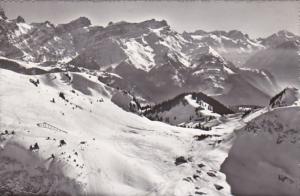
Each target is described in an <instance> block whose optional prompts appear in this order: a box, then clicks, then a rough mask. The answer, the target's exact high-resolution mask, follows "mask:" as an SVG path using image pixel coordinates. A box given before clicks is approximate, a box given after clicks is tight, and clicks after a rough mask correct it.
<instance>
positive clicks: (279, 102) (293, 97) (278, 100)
mask: <svg viewBox="0 0 300 196" xmlns="http://www.w3.org/2000/svg"><path fill="white" fill-rule="evenodd" d="M293 105H298V106H300V92H299V90H298V89H297V88H289V87H287V88H285V89H283V90H282V91H281V92H280V93H278V94H277V95H275V96H274V97H273V98H272V99H271V100H270V107H272V108H276V107H284V106H293Z"/></svg>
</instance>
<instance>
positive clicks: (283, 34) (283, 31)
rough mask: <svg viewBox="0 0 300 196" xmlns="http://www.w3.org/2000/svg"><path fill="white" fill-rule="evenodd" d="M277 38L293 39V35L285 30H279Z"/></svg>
mask: <svg viewBox="0 0 300 196" xmlns="http://www.w3.org/2000/svg"><path fill="white" fill-rule="evenodd" d="M276 35H277V36H279V37H294V36H295V34H293V33H291V32H289V31H287V30H280V31H278V32H277V33H276Z"/></svg>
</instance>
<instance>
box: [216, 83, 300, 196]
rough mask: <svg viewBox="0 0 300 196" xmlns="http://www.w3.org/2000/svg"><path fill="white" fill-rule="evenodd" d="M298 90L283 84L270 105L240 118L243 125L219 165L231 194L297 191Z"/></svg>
mask: <svg viewBox="0 0 300 196" xmlns="http://www.w3.org/2000/svg"><path fill="white" fill-rule="evenodd" d="M299 100H300V96H299V92H298V90H297V89H295V88H285V89H284V90H283V91H282V92H280V93H279V94H277V95H276V96H274V97H273V98H272V99H271V100H270V105H269V106H268V107H265V108H263V109H259V110H256V111H253V112H251V113H249V114H248V115H246V116H245V117H244V118H243V121H244V122H245V123H246V126H244V127H242V128H241V129H239V130H237V131H236V139H235V141H234V143H233V146H232V148H231V150H230V151H229V155H228V158H227V159H226V160H225V162H224V163H223V165H222V171H223V172H224V173H225V174H226V177H227V181H228V183H229V184H230V185H231V187H232V192H233V194H235V195H272V196H279V195H289V196H297V195H299V194H300V174H299V161H300V156H299V148H300V143H299V141H300V123H299V119H300V107H299Z"/></svg>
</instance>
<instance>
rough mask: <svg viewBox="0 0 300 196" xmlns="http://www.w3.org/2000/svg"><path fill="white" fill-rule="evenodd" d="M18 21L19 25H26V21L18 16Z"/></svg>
mask: <svg viewBox="0 0 300 196" xmlns="http://www.w3.org/2000/svg"><path fill="white" fill-rule="evenodd" d="M16 21H17V23H25V19H24V18H23V17H22V16H18V17H17V19H16Z"/></svg>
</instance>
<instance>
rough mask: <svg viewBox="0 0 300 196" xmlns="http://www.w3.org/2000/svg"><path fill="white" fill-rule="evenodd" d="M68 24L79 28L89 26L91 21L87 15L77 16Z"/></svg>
mask: <svg viewBox="0 0 300 196" xmlns="http://www.w3.org/2000/svg"><path fill="white" fill-rule="evenodd" d="M68 24H69V25H71V26H74V27H76V28H81V27H87V26H90V25H91V24H92V23H91V21H90V19H88V18H87V17H79V18H77V19H75V20H72V21H71V22H70V23H68Z"/></svg>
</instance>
